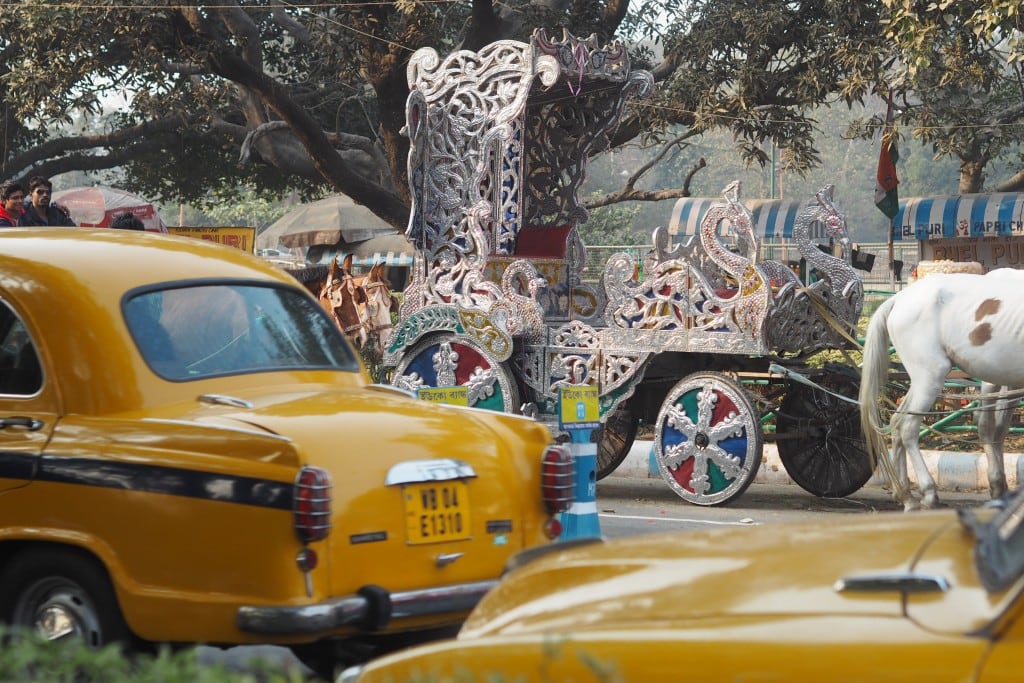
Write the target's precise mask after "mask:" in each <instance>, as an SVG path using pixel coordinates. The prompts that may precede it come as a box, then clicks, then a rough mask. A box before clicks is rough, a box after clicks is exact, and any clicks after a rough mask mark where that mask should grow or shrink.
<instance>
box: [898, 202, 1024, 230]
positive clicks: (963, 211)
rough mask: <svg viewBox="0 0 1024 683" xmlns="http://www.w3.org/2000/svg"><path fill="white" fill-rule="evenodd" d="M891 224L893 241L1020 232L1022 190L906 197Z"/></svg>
mask: <svg viewBox="0 0 1024 683" xmlns="http://www.w3.org/2000/svg"><path fill="white" fill-rule="evenodd" d="M894 224H895V226H896V231H895V234H894V235H893V239H897V240H899V239H904V240H912V239H918V240H925V239H939V238H949V237H1009V236H1011V235H1024V193H1021V192H1001V193H992V194H962V195H956V196H950V197H909V198H907V199H901V200H900V208H899V211H898V212H897V213H896V219H895V221H894Z"/></svg>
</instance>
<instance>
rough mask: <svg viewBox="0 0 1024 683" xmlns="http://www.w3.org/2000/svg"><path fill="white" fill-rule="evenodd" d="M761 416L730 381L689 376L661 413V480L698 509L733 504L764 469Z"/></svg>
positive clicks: (703, 374) (657, 444)
mask: <svg viewBox="0 0 1024 683" xmlns="http://www.w3.org/2000/svg"><path fill="white" fill-rule="evenodd" d="M760 417H761V416H760V413H759V412H758V410H757V407H756V406H755V404H754V402H753V400H752V399H751V398H750V395H749V394H748V393H747V392H746V390H745V389H743V388H742V387H741V386H740V385H739V383H738V382H736V381H734V380H732V379H730V378H729V377H727V376H725V375H722V374H719V373H717V372H697V373H694V374H692V375H688V376H687V377H684V378H683V379H682V380H680V381H679V382H678V383H677V384H676V385H675V386H674V387H673V388H672V391H670V392H669V394H668V396H667V397H666V398H665V402H664V403H663V404H662V405H661V411H660V412H659V413H658V422H657V428H656V430H655V435H654V449H655V457H656V459H657V461H658V470H659V471H660V472H661V476H662V478H663V479H664V480H665V481H666V482H668V485H669V486H671V487H672V490H673V491H675V492H676V493H677V494H678V495H679V497H680V498H682V499H683V500H686V501H689V502H691V503H694V504H696V505H722V504H724V503H728V502H729V501H731V500H732V499H733V498H736V497H737V496H739V495H740V494H741V493H743V492H744V491H745V490H746V489H747V487H748V486H750V482H752V481H753V480H754V477H755V476H757V470H758V468H759V467H760V466H761V445H762V435H761V419H760Z"/></svg>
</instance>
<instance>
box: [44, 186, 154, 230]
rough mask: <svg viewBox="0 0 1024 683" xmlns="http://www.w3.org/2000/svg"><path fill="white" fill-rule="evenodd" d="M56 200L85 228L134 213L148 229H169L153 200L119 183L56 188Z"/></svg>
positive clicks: (101, 225) (72, 218)
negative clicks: (125, 188)
mask: <svg viewBox="0 0 1024 683" xmlns="http://www.w3.org/2000/svg"><path fill="white" fill-rule="evenodd" d="M53 201H54V202H55V203H57V204H60V205H61V206H63V207H64V208H65V209H67V210H68V213H69V214H71V220H73V221H74V222H75V224H76V225H78V226H79V227H82V228H105V227H107V226H109V225H110V220H111V219H112V218H113V217H114V216H117V215H118V214H122V213H132V214H135V216H136V217H138V218H139V220H141V221H142V224H143V225H145V226H146V230H151V231H153V232H167V225H166V224H165V223H164V222H163V220H162V219H161V218H160V214H159V213H158V212H157V209H156V205H155V204H153V202H151V201H149V200H148V199H143V198H142V197H139V196H138V195H134V194H132V193H130V192H125V191H124V190H119V189H117V188H116V187H104V186H102V185H97V186H96V187H73V188H71V189H70V190H61V191H60V192H55V193H54V195H53Z"/></svg>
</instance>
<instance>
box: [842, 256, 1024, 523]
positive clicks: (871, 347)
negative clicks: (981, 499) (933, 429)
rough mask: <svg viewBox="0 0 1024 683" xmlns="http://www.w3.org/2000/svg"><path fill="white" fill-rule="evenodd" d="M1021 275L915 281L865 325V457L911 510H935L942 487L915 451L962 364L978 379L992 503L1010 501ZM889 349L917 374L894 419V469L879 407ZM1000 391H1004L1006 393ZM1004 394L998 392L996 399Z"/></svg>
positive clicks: (1023, 307)
mask: <svg viewBox="0 0 1024 683" xmlns="http://www.w3.org/2000/svg"><path fill="white" fill-rule="evenodd" d="M1021 286H1024V272H1022V271H1018V270H1011V269H998V270H994V271H992V272H990V273H988V274H987V275H971V274H966V273H958V274H937V275H929V276H928V277H925V278H923V279H921V280H918V281H917V282H915V283H914V284H912V285H911V286H909V287H907V288H906V289H904V290H902V291H900V292H899V293H897V294H895V295H894V296H892V297H890V298H889V299H887V300H886V301H885V302H884V303H883V304H882V305H881V306H879V307H878V309H877V310H876V311H875V313H874V315H872V316H871V322H870V323H869V324H868V329H867V333H866V334H865V341H864V365H863V373H862V378H861V385H860V410H861V427H862V429H863V430H864V435H865V437H866V438H867V444H868V452H869V453H870V454H872V455H873V456H875V457H877V458H878V461H879V463H880V464H881V465H882V469H883V471H885V473H886V474H887V475H888V476H889V478H890V483H891V484H892V486H893V497H895V498H896V499H897V500H899V501H900V502H902V503H903V505H904V509H907V510H911V509H915V508H917V507H934V506H935V505H936V504H937V502H938V495H937V493H936V489H935V480H934V479H933V478H932V476H931V474H930V473H929V472H928V469H927V467H926V466H925V462H924V457H923V455H922V454H921V449H920V445H919V443H918V435H919V433H920V429H921V424H922V421H923V419H924V416H925V415H927V414H929V413H930V412H931V410H932V407H933V406H934V403H935V399H936V398H937V397H938V396H939V394H940V393H941V392H942V390H943V386H944V384H945V380H946V376H947V375H948V374H949V371H950V370H951V369H952V368H953V366H954V365H956V366H957V367H958V368H960V370H962V371H963V372H965V373H967V375H969V376H970V377H973V378H975V379H978V380H981V382H982V386H981V392H982V396H981V397H979V398H980V401H981V407H980V408H979V411H978V413H977V415H976V419H977V425H978V437H979V439H980V441H981V444H982V447H983V449H984V451H985V455H986V456H987V458H988V478H989V490H990V493H991V495H992V497H993V498H997V497H999V496H1002V495H1003V494H1004V493H1005V492H1006V488H1007V486H1006V474H1005V471H1004V467H1003V441H1004V440H1005V438H1006V433H1007V430H1008V428H1009V422H1010V416H1011V413H1012V412H1013V409H1014V408H1015V407H1016V405H1017V399H1019V395H1020V392H1016V394H1017V399H1014V400H1010V396H1008V395H1007V391H1006V389H1007V388H1013V389H1020V388H1024V363H1022V362H1021V361H1020V355H1021V350H1022V349H1024V299H1022V298H1021V297H1020V295H1019V292H1020V288H1021ZM890 341H891V343H892V345H893V347H894V348H895V350H896V354H897V355H898V356H899V359H900V361H901V362H902V363H903V366H904V368H906V371H907V374H908V375H910V387H909V389H908V390H907V393H906V396H904V398H903V401H902V402H901V403H900V404H899V406H898V407H897V408H896V410H895V412H894V413H893V415H892V418H891V420H890V423H889V424H890V429H891V432H892V460H891V461H890V460H889V459H888V458H887V457H886V455H887V453H886V449H885V441H884V438H883V437H882V434H881V414H880V410H879V406H878V398H879V394H880V391H881V388H882V386H883V385H884V383H885V381H886V372H887V368H888V366H889V344H890ZM1000 387H1002V390H1000ZM997 391H998V393H996V392H997ZM908 458H909V460H910V461H911V462H912V463H913V464H914V467H915V469H916V470H917V478H918V483H919V487H920V489H921V498H920V499H917V498H916V497H915V496H913V495H912V494H911V491H910V483H909V479H908V475H907V459H908Z"/></svg>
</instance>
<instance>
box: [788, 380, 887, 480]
mask: <svg viewBox="0 0 1024 683" xmlns="http://www.w3.org/2000/svg"><path fill="white" fill-rule="evenodd" d="M818 383H819V384H820V385H821V386H822V387H825V388H826V389H828V390H829V391H832V392H835V393H837V394H840V395H842V396H848V397H851V398H856V397H857V382H856V381H855V380H854V379H853V378H852V377H848V376H847V375H845V374H842V373H829V374H827V375H825V377H824V378H823V379H822V380H820V381H819V382H818ZM775 424H776V429H777V431H778V433H779V435H780V436H785V437H786V438H780V439H779V441H778V447H779V459H781V460H782V464H783V465H784V466H785V467H786V472H788V473H789V476H790V478H792V479H793V481H794V482H796V483H797V484H798V485H799V486H800V487H801V488H803V489H804V490H805V491H809V492H810V493H813V494H814V495H816V496H822V497H829V498H842V497H844V496H848V495H850V494H851V493H853V492H854V491H857V490H859V489H860V488H861V487H862V486H864V484H866V483H867V481H868V479H870V478H871V474H872V472H873V468H872V467H871V459H870V457H869V455H868V451H867V444H866V443H865V440H864V434H863V433H862V432H861V429H860V409H859V408H858V406H857V404H856V403H850V402H849V401H844V400H842V399H841V398H839V397H837V396H833V395H832V394H828V393H826V392H824V391H819V390H818V389H815V388H814V387H810V386H807V385H805V384H798V383H792V384H790V385H789V387H788V389H787V390H786V398H784V399H783V400H782V404H781V405H780V406H779V412H778V415H777V416H776V422H775Z"/></svg>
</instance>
